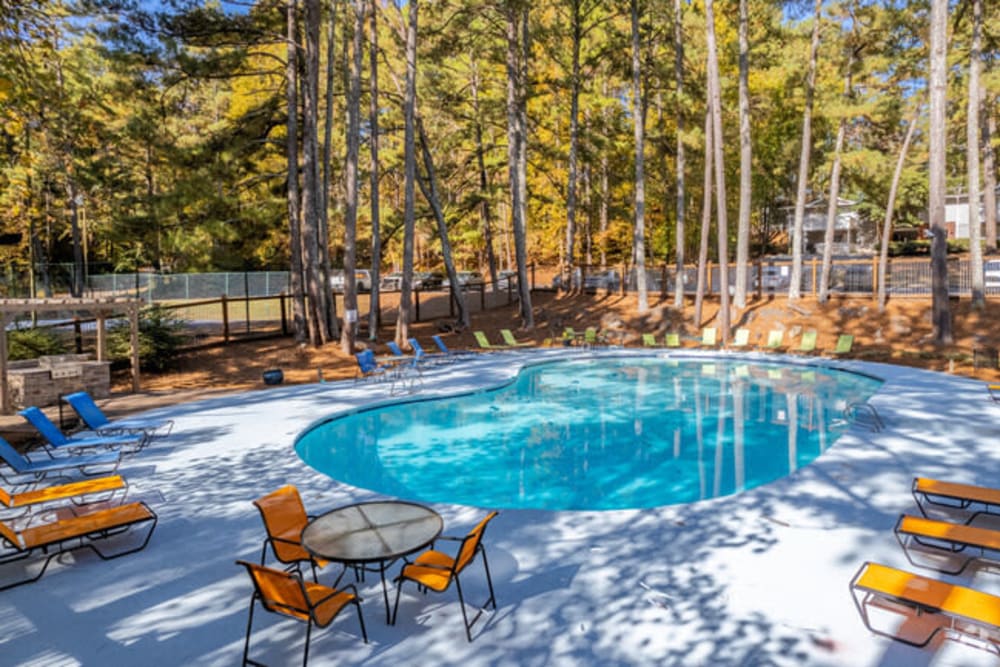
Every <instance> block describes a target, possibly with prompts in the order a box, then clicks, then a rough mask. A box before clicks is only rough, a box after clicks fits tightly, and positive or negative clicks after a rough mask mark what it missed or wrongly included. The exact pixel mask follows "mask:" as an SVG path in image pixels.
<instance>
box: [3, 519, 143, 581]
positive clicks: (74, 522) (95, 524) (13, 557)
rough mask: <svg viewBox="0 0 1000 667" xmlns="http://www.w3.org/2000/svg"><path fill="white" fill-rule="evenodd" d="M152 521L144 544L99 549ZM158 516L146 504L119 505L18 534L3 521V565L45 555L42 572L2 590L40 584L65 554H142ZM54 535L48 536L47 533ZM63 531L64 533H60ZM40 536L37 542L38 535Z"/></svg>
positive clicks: (103, 557) (107, 556) (104, 557)
mask: <svg viewBox="0 0 1000 667" xmlns="http://www.w3.org/2000/svg"><path fill="white" fill-rule="evenodd" d="M146 522H150V526H149V530H148V531H146V535H145V537H143V539H142V542H141V544H139V546H136V547H131V548H128V549H125V550H123V551H118V552H115V553H110V554H106V553H104V552H103V551H102V550H101V549H100V548H99V547H98V544H100V543H101V542H102V541H103V540H106V539H108V538H110V537H113V536H115V535H119V534H122V533H125V532H127V531H128V530H129V529H130V528H132V527H133V526H137V525H139V524H142V523H146ZM156 522H157V516H156V513H155V512H154V511H153V510H152V509H150V508H149V506H148V505H147V504H146V503H144V502H135V503H129V504H128V505H119V506H117V507H112V508H109V509H103V510H98V511H96V512H91V513H87V514H81V515H78V516H72V517H69V518H66V519H61V520H59V521H56V522H54V523H52V524H42V525H39V526H35V527H29V528H25V529H22V530H21V531H15V530H13V529H11V528H10V527H9V526H7V525H6V524H4V523H2V522H0V537H2V538H3V542H4V544H5V545H6V550H5V551H6V552H5V553H2V554H0V565H7V564H9V563H13V562H16V561H21V560H24V559H26V558H30V557H31V556H32V555H33V554H34V553H35V552H36V551H41V552H42V553H43V554H46V557H45V560H44V562H43V563H42V569H41V570H39V571H38V574H36V575H35V576H33V577H26V578H24V579H20V580H17V581H15V582H13V583H10V584H5V585H3V586H0V591H3V590H7V589H9V588H14V587H16V586H21V585H23V584H27V583H31V582H33V581H38V580H39V579H41V578H42V575H43V574H45V570H46V569H48V567H49V563H51V562H52V559H53V558H57V557H59V556H60V555H62V554H64V553H68V552H70V551H75V550H77V549H85V548H86V549H90V550H92V551H93V552H94V553H96V554H97V555H98V556H99V557H100V558H101V560H112V559H115V558H119V557H121V556H125V555H128V554H131V553H135V552H136V551H141V550H143V549H145V548H146V545H147V544H149V539H150V538H151V537H152V536H153V530H155V529H156ZM52 529H54V530H53V531H52V532H54V533H55V534H54V535H52V536H49V537H45V532H49V531H50V530H52ZM60 529H61V530H60ZM36 535H40V536H41V537H39V538H38V539H37V541H36V538H35V536H36Z"/></svg>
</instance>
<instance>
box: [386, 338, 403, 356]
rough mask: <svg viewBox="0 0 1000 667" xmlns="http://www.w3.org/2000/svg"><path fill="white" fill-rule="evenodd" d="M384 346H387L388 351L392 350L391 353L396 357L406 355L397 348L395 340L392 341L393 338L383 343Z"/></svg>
mask: <svg viewBox="0 0 1000 667" xmlns="http://www.w3.org/2000/svg"><path fill="white" fill-rule="evenodd" d="M385 346H386V347H387V348H389V351H390V352H392V353H393V355H395V356H397V357H403V356H406V355H404V354H403V351H402V350H401V349H400V348H399V345H397V344H396V341H394V340H390V341H389V342H387V343H386V344H385Z"/></svg>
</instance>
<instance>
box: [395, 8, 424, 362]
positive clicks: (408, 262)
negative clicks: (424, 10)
mask: <svg viewBox="0 0 1000 667" xmlns="http://www.w3.org/2000/svg"><path fill="white" fill-rule="evenodd" d="M418 9H419V3H418V0H409V14H408V16H409V21H408V22H407V28H406V86H405V88H404V91H403V283H402V287H401V289H400V294H399V317H398V318H397V319H396V343H397V344H399V345H402V344H403V343H404V342H405V341H406V339H407V338H409V337H410V321H411V320H412V317H413V313H412V310H413V299H412V292H411V290H412V285H413V234H414V228H415V225H416V208H415V206H416V202H415V197H416V194H415V192H414V188H415V187H416V177H417V153H416V143H415V140H414V137H415V130H416V128H415V126H414V115H415V113H416V103H417V11H418Z"/></svg>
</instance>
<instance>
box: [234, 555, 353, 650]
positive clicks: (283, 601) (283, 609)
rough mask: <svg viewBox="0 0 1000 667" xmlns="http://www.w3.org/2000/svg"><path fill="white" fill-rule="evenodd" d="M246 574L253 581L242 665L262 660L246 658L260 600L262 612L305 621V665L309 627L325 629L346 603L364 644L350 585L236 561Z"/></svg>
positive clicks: (310, 628)
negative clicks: (353, 612) (354, 614)
mask: <svg viewBox="0 0 1000 667" xmlns="http://www.w3.org/2000/svg"><path fill="white" fill-rule="evenodd" d="M236 564H237V565H242V566H243V567H245V568H246V569H247V572H248V573H249V574H250V579H251V580H252V581H253V588H254V592H253V596H252V597H251V598H250V618H249V620H248V621H247V638H246V642H245V643H244V644H243V665H244V666H245V665H254V666H255V667H263V663H260V662H257V661H255V660H251V659H250V632H251V628H253V610H254V607H256V606H257V601H258V600H260V604H261V606H263V607H264V610H265V611H269V612H271V613H274V614H280V615H282V616H287V617H289V618H294V619H295V620H297V621H303V622H305V624H306V647H305V650H304V652H303V655H302V665H303V667H305V665H307V664H309V639H310V636H311V635H312V627H313V626H314V625H315V626H316V627H319V628H325V627H326V626H328V625H330V623H332V622H333V619H335V618H337V616H338V615H339V614H340V612H341V611H342V610H343V609H344V607H346V606H347V605H349V604H353V605H354V608H355V609H356V610H357V612H358V622H359V623H360V624H361V636H362V638H364V640H365V643H366V644H367V643H368V633H367V632H366V631H365V619H364V617H363V616H362V615H361V605H360V604H358V591H357V589H356V588H354V586H353V585H347V586H344V587H343V588H341V589H339V590H338V589H336V588H330V587H329V586H324V585H323V584H316V583H312V582H309V581H303V580H302V575H301V574H299V573H298V572H284V571H282V570H274V569H272V568H269V567H264V566H263V565H256V564H254V563H248V562H246V561H243V560H238V561H236Z"/></svg>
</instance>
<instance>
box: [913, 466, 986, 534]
mask: <svg viewBox="0 0 1000 667" xmlns="http://www.w3.org/2000/svg"><path fill="white" fill-rule="evenodd" d="M910 491H911V493H912V494H913V500H914V501H916V503H917V508H918V509H919V510H920V513H921V514H923V515H924V516H925V517H929V516H930V515H929V514H928V513H927V508H926V507H925V504H926V505H933V506H935V507H940V508H942V509H946V510H950V511H954V510H960V511H968V510H969V508H970V507H982V509H980V510H977V511H974V512H972V513H971V514H970V515H969V516H968V517H967V518H966V519H965V521H964V523H965V524H966V525H968V524H970V523H972V521H973V520H974V519H975V518H976V517H978V516H979V515H980V514H998V515H1000V489H990V488H987V487H983V486H973V485H971V484H958V483H955V482H942V481H939V480H935V479H929V478H926V477H914V478H913V484H912V485H911V487H910Z"/></svg>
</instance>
